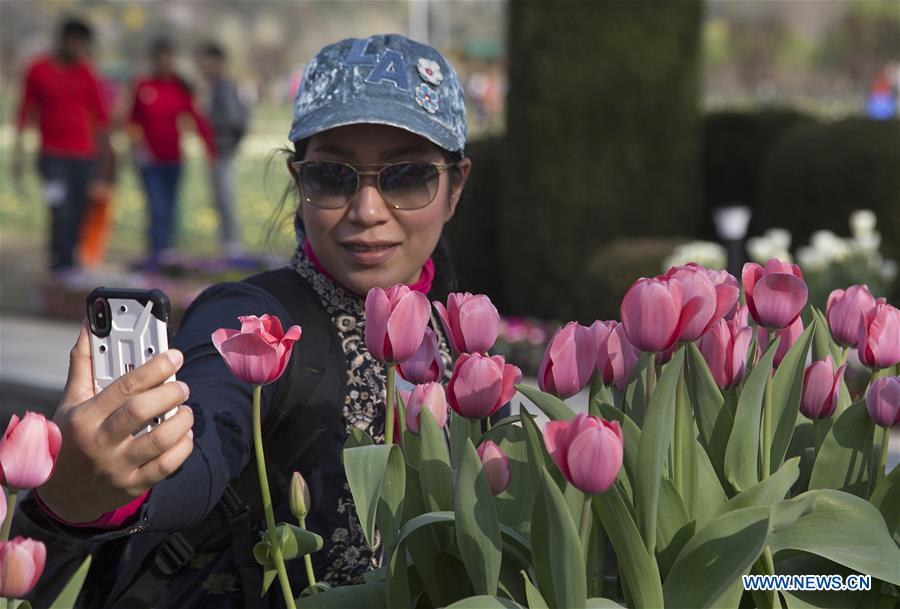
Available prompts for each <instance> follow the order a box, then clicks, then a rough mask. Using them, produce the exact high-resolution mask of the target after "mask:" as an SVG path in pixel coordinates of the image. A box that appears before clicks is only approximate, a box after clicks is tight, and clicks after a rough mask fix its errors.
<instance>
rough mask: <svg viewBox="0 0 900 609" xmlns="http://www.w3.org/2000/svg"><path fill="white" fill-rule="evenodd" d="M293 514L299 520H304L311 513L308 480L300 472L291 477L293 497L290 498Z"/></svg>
mask: <svg viewBox="0 0 900 609" xmlns="http://www.w3.org/2000/svg"><path fill="white" fill-rule="evenodd" d="M290 505H291V513H292V514H293V515H294V517H295V518H297V520H301V521H302V520H303V519H304V518H306V515H307V514H308V513H309V505H310V499H309V487H308V486H307V485H306V480H304V479H303V476H302V475H300V472H294V473H293V475H291V496H290Z"/></svg>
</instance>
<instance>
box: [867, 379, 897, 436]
mask: <svg viewBox="0 0 900 609" xmlns="http://www.w3.org/2000/svg"><path fill="white" fill-rule="evenodd" d="M866 408H868V410H869V417H870V418H871V419H872V420H873V421H874V422H875V424H876V425H880V426H881V427H885V428H891V427H897V426H898V425H900V376H885V377H882V378H880V379H878V380H877V381H875V382H874V383H872V386H871V387H869V393H868V394H867V395H866Z"/></svg>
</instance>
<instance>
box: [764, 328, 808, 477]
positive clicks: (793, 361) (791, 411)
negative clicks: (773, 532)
mask: <svg viewBox="0 0 900 609" xmlns="http://www.w3.org/2000/svg"><path fill="white" fill-rule="evenodd" d="M817 325H818V324H817V323H816V321H815V320H813V321H812V323H810V324H809V326H808V327H807V328H806V330H804V331H803V334H801V335H800V338H798V339H797V342H795V343H794V344H793V345H792V346H791V348H790V349H789V350H788V352H787V354H786V355H785V356H784V359H783V360H781V364H779V365H778V370H776V371H775V377H774V379H773V380H772V410H773V412H772V422H773V424H774V429H773V432H772V446H771V451H770V453H769V454H770V464H771V467H772V468H773V469H774V468H777V467H779V466H780V465H781V461H782V460H783V459H784V455H785V454H786V453H787V449H788V445H790V443H791V436H792V435H793V434H794V428H795V427H796V426H797V417H798V416H799V415H800V397H801V395H802V393H803V373H804V371H805V370H806V356H807V354H808V353H809V345H810V343H811V342H812V337H813V333H814V332H815V330H816V326H817ZM768 473H771V472H767V474H768Z"/></svg>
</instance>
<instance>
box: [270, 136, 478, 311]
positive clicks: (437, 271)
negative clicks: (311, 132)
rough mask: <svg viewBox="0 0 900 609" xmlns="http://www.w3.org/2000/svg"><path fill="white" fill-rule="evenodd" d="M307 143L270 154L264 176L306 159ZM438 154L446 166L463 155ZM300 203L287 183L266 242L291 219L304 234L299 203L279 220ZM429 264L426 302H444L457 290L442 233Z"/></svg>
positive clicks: (454, 176) (454, 175)
mask: <svg viewBox="0 0 900 609" xmlns="http://www.w3.org/2000/svg"><path fill="white" fill-rule="evenodd" d="M308 141H309V140H302V141H299V142H295V143H294V149H293V150H291V149H290V148H280V149H278V150H276V151H274V152H273V153H272V154H271V155H270V157H269V160H268V162H267V173H268V172H269V169H271V165H272V162H273V161H277V160H279V159H284V158H286V159H287V161H288V162H295V161H302V160H303V158H304V157H305V156H306V145H307V143H308ZM439 150H440V151H441V154H442V155H443V156H444V160H445V161H447V162H448V163H458V162H459V161H461V160H463V158H464V156H465V155H464V154H463V153H462V152H461V151H456V152H450V151H448V150H444V149H443V148H439ZM450 176H451V177H450V179H451V180H455V179H460V177H461V174H460V173H459V170H458V169H456V168H454V170H453V172H452V173H451V174H450ZM299 200H300V193H299V191H298V188H297V181H296V180H294V179H291V181H290V183H289V184H288V185H287V187H286V188H285V189H284V192H283V193H282V194H281V197H280V198H279V201H278V203H277V205H276V207H275V211H274V212H273V214H272V216H271V217H270V219H269V222H267V224H268V228H267V229H266V234H267V241H269V242H271V240H272V238H273V236H274V235H275V232H276V231H277V230H278V229H279V228H280V227H281V226H282V225H283V224H284V223H285V222H286V221H287V220H288V219H291V220H292V221H293V225H294V230H295V231H297V232H300V233H305V232H306V231H305V227H304V226H303V220H302V218H301V217H300V207H299V203H298V205H297V207H295V208H294V209H293V212H292V213H291V215H290V216H287V215H285V216H282V212H283V210H284V208H285V206H286V205H288V203H289V202H294V201H297V202H299ZM431 260H432V262H434V281H433V282H432V284H431V290H430V291H429V292H428V297H429V299H432V300H440V301H444V300H446V299H447V296H448V295H449V294H450V293H451V292H455V291H456V290H457V279H456V268H455V267H454V265H453V259H452V257H451V256H450V248H449V246H448V244H447V239H446V238H445V237H444V235H443V233H442V234H441V237H440V239H438V242H437V245H436V246H435V248H434V252H432V254H431Z"/></svg>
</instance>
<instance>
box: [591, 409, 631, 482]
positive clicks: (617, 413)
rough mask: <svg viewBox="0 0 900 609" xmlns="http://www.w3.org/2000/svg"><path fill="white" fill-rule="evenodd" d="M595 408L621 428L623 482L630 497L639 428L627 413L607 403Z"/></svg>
mask: <svg viewBox="0 0 900 609" xmlns="http://www.w3.org/2000/svg"><path fill="white" fill-rule="evenodd" d="M597 410H598V412H599V413H600V416H602V417H603V418H604V419H607V420H609V421H618V422H619V425H620V426H621V428H622V439H623V442H622V444H623V446H624V451H623V452H624V454H623V458H622V467H623V468H624V470H625V477H624V480H623V482H625V483H627V484H628V486H627V487H626V491H627V495H628V497H629V498H631V497H632V489H631V481H632V480H637V467H638V449H639V447H640V445H641V430H640V428H639V427H638V426H637V425H636V424H635V422H634V421H632V420H631V418H629V416H628V415H627V414H625V413H624V412H622V411H621V410H619V409H618V408H616V407H615V406H612V405H610V404H607V403H601V404H598V405H597Z"/></svg>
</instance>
